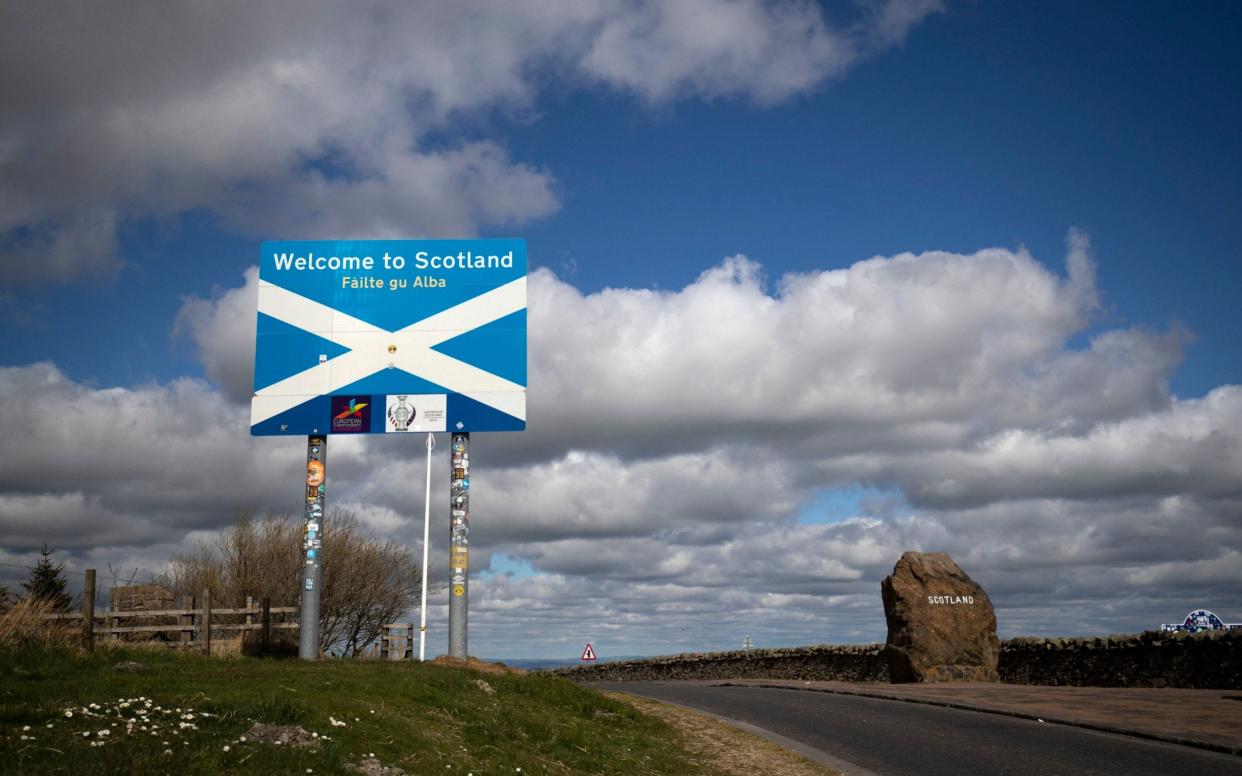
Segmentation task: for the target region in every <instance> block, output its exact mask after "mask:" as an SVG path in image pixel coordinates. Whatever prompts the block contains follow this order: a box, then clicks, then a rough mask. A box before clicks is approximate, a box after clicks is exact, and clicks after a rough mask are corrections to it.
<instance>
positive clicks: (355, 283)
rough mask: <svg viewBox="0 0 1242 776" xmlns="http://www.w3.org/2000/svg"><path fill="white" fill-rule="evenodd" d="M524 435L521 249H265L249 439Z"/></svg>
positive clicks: (344, 245) (505, 245)
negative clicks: (467, 433)
mask: <svg viewBox="0 0 1242 776" xmlns="http://www.w3.org/2000/svg"><path fill="white" fill-rule="evenodd" d="M525 427H526V243H525V241H523V240H509V239H505V240H358V241H302V242H265V243H263V246H262V248H261V249H260V256H259V304H258V324H257V336H256V345H255V370H254V398H253V400H252V402H251V405H250V433H251V434H253V435H255V436H269V435H271V436H297V435H309V434H381V433H388V434H400V433H411V432H427V431H521V430H522V429H524V428H525Z"/></svg>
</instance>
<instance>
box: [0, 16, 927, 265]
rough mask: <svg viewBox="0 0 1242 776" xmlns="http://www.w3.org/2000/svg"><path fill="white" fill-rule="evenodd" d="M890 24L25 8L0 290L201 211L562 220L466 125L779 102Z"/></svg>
mask: <svg viewBox="0 0 1242 776" xmlns="http://www.w3.org/2000/svg"><path fill="white" fill-rule="evenodd" d="M876 8H877V7H876V6H871V5H867V6H865V7H864V10H863V11H862V12H861V13H860V14H859V15H858V18H857V19H856V20H854V21H853V22H852V23H849V24H847V25H845V26H843V27H841V28H839V29H834V28H832V27H830V26H829V25H828V23H827V21H826V20H825V19H824V16H823V12H822V11H821V10H820V8H819V6H818V5H817V4H815V3H813V2H809V0H772V1H769V0H676V2H650V1H649V0H591V1H589V2H579V3H570V4H548V3H546V2H541V1H540V0H523V1H521V2H506V3H502V4H496V3H490V2H484V1H483V0H472V1H470V2H455V3H435V2H419V3H402V2H387V1H383V0H381V1H380V2H375V3H370V4H368V5H367V6H366V7H365V8H355V7H352V6H351V7H345V6H341V5H339V4H334V3H328V2H298V3H270V4H265V5H263V6H262V7H259V6H255V5H253V4H246V3H215V4H210V5H204V6H193V7H189V6H169V7H160V8H154V7H145V6H141V5H132V4H130V5H123V6H119V7H118V6H110V7H107V8H105V7H102V6H92V5H73V6H72V7H70V6H68V5H66V4H63V3H57V2H50V3H38V4H27V5H23V6H20V7H19V8H15V9H13V10H11V11H10V12H9V13H8V14H7V15H6V16H7V18H6V23H5V24H4V25H3V26H2V27H0V92H3V93H4V94H5V101H4V103H3V105H0V277H3V278H5V279H6V280H9V281H19V280H32V279H42V280H55V281H65V280H70V279H73V278H74V277H77V276H79V275H81V274H84V273H107V272H110V271H114V270H115V269H116V267H117V262H118V259H117V255H116V249H117V238H116V229H117V227H118V226H119V225H120V224H122V223H124V222H125V221H126V220H128V219H134V218H143V217H150V216H156V217H160V216H167V215H172V214H177V213H182V212H186V211H191V210H204V209H205V210H210V211H213V212H215V213H216V214H218V215H219V216H221V218H222V222H221V223H222V224H223V225H224V226H225V227H227V228H231V229H234V230H238V231H242V232H244V233H247V234H262V235H264V236H280V237H283V238H288V239H295V238H314V237H328V236H330V237H335V238H349V237H361V236H366V237H371V238H375V237H386V236H403V237H415V236H424V237H436V236H450V235H451V236H462V235H468V234H472V233H474V232H476V231H477V230H478V229H480V228H482V227H484V226H495V227H503V226H506V225H510V224H517V223H523V222H526V221H529V220H531V219H535V218H539V217H541V216H544V215H547V214H549V213H551V212H554V211H555V210H556V209H557V208H558V206H559V204H558V199H557V195H556V191H555V189H556V186H555V181H554V178H553V175H552V173H551V172H549V171H547V170H544V169H541V168H539V167H537V166H536V165H533V164H530V163H528V162H525V161H521V160H514V159H512V158H510V153H509V152H508V150H507V149H505V148H504V147H503V146H501V145H499V144H497V142H495V140H494V139H486V138H466V137H464V136H463V135H462V133H458V132H455V131H454V128H455V124H456V123H457V122H459V121H465V122H467V124H468V125H469V126H471V127H472V128H474V129H472V132H477V131H480V130H479V128H481V127H482V128H486V126H487V122H488V121H491V120H492V118H493V117H494V115H495V114H496V113H500V114H502V115H503V114H509V115H516V116H518V117H519V118H520V117H528V116H530V115H532V114H533V111H534V110H536V100H537V97H538V95H539V93H540V92H541V91H543V90H544V89H547V88H550V87H553V86H555V85H557V84H564V85H566V86H569V87H573V86H575V85H577V86H586V85H591V84H602V85H603V86H604V87H606V88H610V89H615V90H620V91H622V92H625V93H630V94H634V95H636V96H638V97H639V98H640V99H641V100H644V101H648V102H656V103H660V102H665V101H667V100H671V99H674V98H677V97H689V96H699V97H706V98H713V97H738V98H748V99H751V100H753V101H755V102H758V103H764V104H770V103H774V102H778V101H781V100H784V99H787V98H789V97H792V96H794V95H797V94H800V93H803V92H806V91H807V90H810V89H814V88H816V87H818V86H819V85H821V84H822V83H824V81H825V80H826V79H827V78H829V77H832V76H835V75H838V74H840V73H841V72H842V71H844V70H845V69H846V68H847V67H848V66H849V65H851V64H853V63H854V62H856V61H858V60H859V59H860V58H861V57H862V56H864V55H867V54H870V53H873V52H875V51H878V50H880V49H882V48H884V47H886V46H889V45H892V44H893V43H896V42H898V41H899V40H900V39H901V38H903V37H904V35H905V34H906V32H907V31H908V30H909V29H910V28H911V27H912V26H913V25H914V24H916V23H918V21H920V20H921V19H922V18H924V17H925V16H926V15H927V14H928V13H931V12H932V11H934V10H935V6H934V5H933V4H930V3H926V2H890V3H887V4H884V5H883V6H881V7H879V9H880V10H879V11H878V12H877V11H876ZM481 116H485V117H486V119H487V121H480V120H479V119H480V117H481ZM430 132H438V133H440V134H439V136H441V137H445V138H448V140H447V141H442V142H439V143H437V144H435V145H434V146H433V145H432V144H430V143H428V142H427V139H426V138H427V136H428V133H430Z"/></svg>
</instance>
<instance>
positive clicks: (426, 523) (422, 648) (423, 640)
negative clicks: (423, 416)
mask: <svg viewBox="0 0 1242 776" xmlns="http://www.w3.org/2000/svg"><path fill="white" fill-rule="evenodd" d="M435 446H436V437H435V434H430V433H429V434H427V490H426V491H425V492H424V494H423V584H422V585H421V586H420V587H421V588H422V597H423V600H422V603H421V604H420V605H419V607H418V611H419V619H418V659H419V662H422V661H423V660H426V659H427V651H426V648H427V543H428V541H430V539H431V448H433V447H435Z"/></svg>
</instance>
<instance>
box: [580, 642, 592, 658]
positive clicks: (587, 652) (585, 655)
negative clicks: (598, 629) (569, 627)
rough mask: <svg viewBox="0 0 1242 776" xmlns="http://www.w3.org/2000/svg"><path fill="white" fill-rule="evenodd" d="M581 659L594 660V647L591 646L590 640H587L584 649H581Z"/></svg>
mask: <svg viewBox="0 0 1242 776" xmlns="http://www.w3.org/2000/svg"><path fill="white" fill-rule="evenodd" d="M582 659H583V660H594V659H595V648H594V647H592V646H591V643H590V642H587V645H586V649H584V650H582Z"/></svg>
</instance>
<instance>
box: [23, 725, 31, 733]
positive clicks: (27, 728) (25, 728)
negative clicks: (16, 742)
mask: <svg viewBox="0 0 1242 776" xmlns="http://www.w3.org/2000/svg"><path fill="white" fill-rule="evenodd" d="M29 730H30V726H29V725H24V726H22V732H23V733H25V732H27V731H29Z"/></svg>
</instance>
